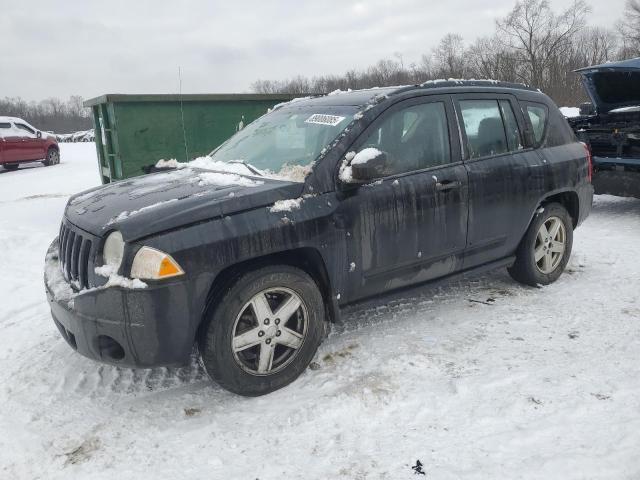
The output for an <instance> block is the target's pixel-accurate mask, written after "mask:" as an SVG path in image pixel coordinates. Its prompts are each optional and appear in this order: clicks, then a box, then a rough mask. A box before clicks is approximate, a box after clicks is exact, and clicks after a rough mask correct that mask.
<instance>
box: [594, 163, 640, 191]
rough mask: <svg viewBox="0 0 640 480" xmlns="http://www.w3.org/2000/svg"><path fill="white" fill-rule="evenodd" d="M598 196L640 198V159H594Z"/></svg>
mask: <svg viewBox="0 0 640 480" xmlns="http://www.w3.org/2000/svg"><path fill="white" fill-rule="evenodd" d="M593 166H594V173H593V186H594V188H595V193H596V194H597V195H603V194H607V195H616V196H618V197H635V198H640V158H624V159H620V158H608V157H593Z"/></svg>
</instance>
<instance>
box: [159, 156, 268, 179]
mask: <svg viewBox="0 0 640 480" xmlns="http://www.w3.org/2000/svg"><path fill="white" fill-rule="evenodd" d="M155 167H156V168H176V169H183V168H202V169H203V170H215V171H218V172H228V173H236V174H241V175H245V174H247V173H248V174H250V175H255V172H254V171H253V170H251V168H249V167H247V166H246V165H244V164H243V163H241V161H237V162H218V161H216V160H214V159H213V158H211V157H209V156H208V155H205V156H204V157H198V158H194V159H193V160H191V161H189V162H180V161H178V160H176V159H175V158H172V159H170V160H158V162H157V163H156V165H155ZM260 173H262V172H260Z"/></svg>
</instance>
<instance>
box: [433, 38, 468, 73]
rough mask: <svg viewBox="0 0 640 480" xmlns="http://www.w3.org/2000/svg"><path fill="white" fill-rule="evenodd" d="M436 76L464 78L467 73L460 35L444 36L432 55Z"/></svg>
mask: <svg viewBox="0 0 640 480" xmlns="http://www.w3.org/2000/svg"><path fill="white" fill-rule="evenodd" d="M432 56H433V59H434V63H435V69H436V73H437V75H439V76H441V77H443V78H464V77H465V76H466V73H467V68H466V66H467V65H466V61H465V48H464V40H463V38H462V35H459V34H457V33H448V34H446V35H445V36H444V37H443V38H442V40H440V43H439V44H438V46H437V47H436V48H434V49H433V53H432Z"/></svg>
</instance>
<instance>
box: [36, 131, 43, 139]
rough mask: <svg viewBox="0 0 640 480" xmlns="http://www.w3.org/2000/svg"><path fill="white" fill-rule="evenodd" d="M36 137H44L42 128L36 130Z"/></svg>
mask: <svg viewBox="0 0 640 480" xmlns="http://www.w3.org/2000/svg"><path fill="white" fill-rule="evenodd" d="M36 137H38V138H42V132H41V131H40V130H38V131H37V132H36Z"/></svg>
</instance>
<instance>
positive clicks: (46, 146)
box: [0, 117, 60, 170]
mask: <svg viewBox="0 0 640 480" xmlns="http://www.w3.org/2000/svg"><path fill="white" fill-rule="evenodd" d="M26 162H42V163H43V164H44V165H45V166H49V165H57V164H58V163H60V150H59V148H58V142H57V140H56V138H55V136H53V135H50V134H48V133H46V132H42V131H40V130H38V129H37V128H35V127H33V126H32V125H29V124H28V123H27V122H25V121H24V120H22V119H20V118H14V117H0V165H2V167H4V169H5V170H15V169H17V168H18V167H19V166H20V164H21V163H26Z"/></svg>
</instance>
